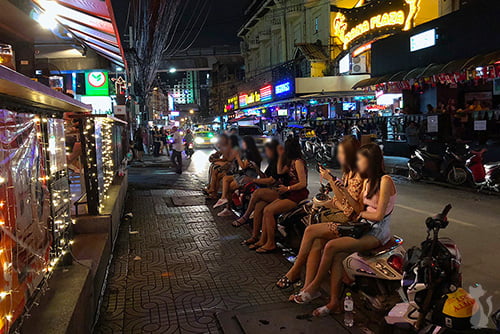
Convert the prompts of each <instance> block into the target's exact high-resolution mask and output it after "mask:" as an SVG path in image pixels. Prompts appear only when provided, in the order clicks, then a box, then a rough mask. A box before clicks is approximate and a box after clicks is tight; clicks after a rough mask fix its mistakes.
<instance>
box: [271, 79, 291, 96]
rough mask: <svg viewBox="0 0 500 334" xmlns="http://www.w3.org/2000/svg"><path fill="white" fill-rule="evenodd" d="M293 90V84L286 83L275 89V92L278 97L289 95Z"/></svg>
mask: <svg viewBox="0 0 500 334" xmlns="http://www.w3.org/2000/svg"><path fill="white" fill-rule="evenodd" d="M291 90H292V83H291V82H290V81H287V82H284V83H282V84H279V85H276V87H274V92H275V94H276V95H281V94H285V93H289V92H290V91H291Z"/></svg>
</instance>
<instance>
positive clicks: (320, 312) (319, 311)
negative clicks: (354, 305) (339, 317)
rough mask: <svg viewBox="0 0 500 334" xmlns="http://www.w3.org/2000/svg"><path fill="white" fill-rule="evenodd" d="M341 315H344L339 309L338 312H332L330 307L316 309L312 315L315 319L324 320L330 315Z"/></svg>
mask: <svg viewBox="0 0 500 334" xmlns="http://www.w3.org/2000/svg"><path fill="white" fill-rule="evenodd" d="M340 313H342V311H340V309H339V308H337V310H331V309H330V308H328V306H326V305H325V306H321V307H318V308H317V309H315V310H314V311H313V313H312V315H313V316H314V317H318V318H323V317H326V316H327V315H330V314H340Z"/></svg>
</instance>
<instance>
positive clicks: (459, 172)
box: [446, 167, 469, 186]
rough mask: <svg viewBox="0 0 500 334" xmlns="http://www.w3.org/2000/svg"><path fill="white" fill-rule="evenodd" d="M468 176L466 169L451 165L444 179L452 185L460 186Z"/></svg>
mask: <svg viewBox="0 0 500 334" xmlns="http://www.w3.org/2000/svg"><path fill="white" fill-rule="evenodd" d="M468 178H469V176H468V174H467V171H466V170H465V169H464V168H462V167H452V168H450V170H449V171H448V174H446V180H447V181H448V182H449V183H450V184H453V185H454V186H461V185H463V184H465V183H466V182H467V180H468Z"/></svg>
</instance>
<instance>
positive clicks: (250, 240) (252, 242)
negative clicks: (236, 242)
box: [241, 238, 259, 246]
mask: <svg viewBox="0 0 500 334" xmlns="http://www.w3.org/2000/svg"><path fill="white" fill-rule="evenodd" d="M257 241H259V239H257V238H250V239H247V240H243V241H242V242H241V244H242V245H244V246H250V245H253V244H254V243H256V242H257Z"/></svg>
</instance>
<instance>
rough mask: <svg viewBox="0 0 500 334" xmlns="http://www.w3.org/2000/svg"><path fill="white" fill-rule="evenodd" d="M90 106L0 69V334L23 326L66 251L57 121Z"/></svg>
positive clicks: (64, 182) (65, 187)
mask: <svg viewBox="0 0 500 334" xmlns="http://www.w3.org/2000/svg"><path fill="white" fill-rule="evenodd" d="M89 110H90V106H87V105H85V104H83V103H80V102H78V101H76V100H74V99H72V98H71V97H68V96H66V95H64V94H62V93H60V92H57V91H54V90H52V89H50V88H49V87H46V86H44V85H42V84H40V83H37V82H34V81H32V80H31V79H29V78H27V77H25V76H23V75H21V74H19V73H17V72H15V71H12V70H10V69H8V68H6V67H3V66H0V145H1V146H0V271H1V275H0V332H1V333H7V332H8V331H9V330H10V329H11V328H12V327H13V326H16V325H17V324H19V323H20V322H22V320H23V315H24V314H25V313H27V312H29V310H30V309H31V307H32V305H33V304H34V301H36V299H37V298H38V296H39V295H40V293H39V292H40V291H41V290H43V287H44V283H45V282H46V280H47V278H48V277H49V276H50V274H51V272H52V270H53V268H54V266H56V264H57V263H58V262H59V261H61V260H62V259H65V255H66V254H67V253H68V250H69V249H70V245H71V243H72V241H71V239H72V232H71V226H72V219H71V214H70V205H71V194H70V187H69V178H68V168H67V159H66V141H65V136H64V114H65V113H68V112H69V113H73V114H86V113H88V112H89Z"/></svg>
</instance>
